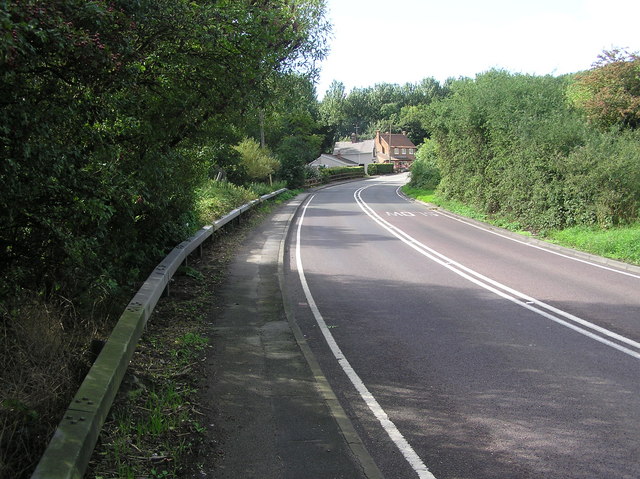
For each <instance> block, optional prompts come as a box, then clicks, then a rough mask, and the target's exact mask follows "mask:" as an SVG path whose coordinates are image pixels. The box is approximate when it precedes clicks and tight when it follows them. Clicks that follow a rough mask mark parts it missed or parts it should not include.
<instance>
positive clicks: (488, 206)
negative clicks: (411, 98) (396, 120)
mask: <svg viewBox="0 0 640 479" xmlns="http://www.w3.org/2000/svg"><path fill="white" fill-rule="evenodd" d="M448 90H449V91H448V93H447V94H446V95H445V96H444V97H443V98H441V99H438V100H436V101H433V102H431V103H430V104H429V106H427V107H426V109H425V115H424V119H425V120H424V122H423V125H424V127H425V129H426V130H428V131H429V138H428V139H427V140H425V141H424V142H423V144H422V145H421V146H420V148H419V151H418V154H417V156H418V159H417V161H416V162H415V163H414V164H413V166H412V171H411V181H410V183H409V188H407V189H406V192H407V194H409V195H412V196H416V197H419V198H420V199H423V200H425V201H428V202H431V203H436V204H439V205H441V206H443V207H445V208H447V209H450V210H452V211H455V212H458V213H460V214H463V215H465V216H470V217H474V218H477V219H480V220H483V221H489V222H492V223H494V224H497V225H499V226H503V227H507V228H509V229H512V230H516V231H524V232H528V233H529V234H535V235H537V236H540V237H542V238H545V239H548V240H550V241H554V242H559V243H562V244H565V245H567V246H572V247H575V248H578V249H582V250H585V251H589V252H591V253H594V254H599V255H603V256H607V257H611V258H615V259H619V260H622V261H627V262H633V263H638V262H639V259H640V258H639V256H638V246H637V245H638V243H637V239H638V231H639V230H640V130H638V126H639V125H640V57H639V56H638V55H637V54H634V53H628V52H625V51H620V50H614V51H610V52H604V53H603V54H602V55H601V56H600V57H599V59H598V61H597V62H596V63H595V64H594V65H593V68H592V69H591V70H588V71H586V72H581V73H578V74H575V75H566V76H563V77H551V76H545V77H538V76H530V75H519V74H511V73H508V72H504V71H497V70H495V71H490V72H486V73H483V74H480V75H478V76H476V78H475V79H468V78H464V79H459V80H453V81H451V82H449V83H448ZM423 190H427V191H423Z"/></svg>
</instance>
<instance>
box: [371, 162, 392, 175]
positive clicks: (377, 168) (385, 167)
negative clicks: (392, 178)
mask: <svg viewBox="0 0 640 479" xmlns="http://www.w3.org/2000/svg"><path fill="white" fill-rule="evenodd" d="M391 173H393V163H370V164H369V165H367V174H368V175H371V176H373V175H389V174H391Z"/></svg>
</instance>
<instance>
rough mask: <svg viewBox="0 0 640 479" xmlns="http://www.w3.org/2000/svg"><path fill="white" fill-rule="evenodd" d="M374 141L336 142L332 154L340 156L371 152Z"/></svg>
mask: <svg viewBox="0 0 640 479" xmlns="http://www.w3.org/2000/svg"><path fill="white" fill-rule="evenodd" d="M373 147H374V140H363V141H359V142H357V143H353V142H351V141H338V142H336V144H335V146H334V147H333V154H334V155H337V154H338V153H340V154H341V155H342V156H347V155H360V154H363V153H369V154H371V153H372V152H373Z"/></svg>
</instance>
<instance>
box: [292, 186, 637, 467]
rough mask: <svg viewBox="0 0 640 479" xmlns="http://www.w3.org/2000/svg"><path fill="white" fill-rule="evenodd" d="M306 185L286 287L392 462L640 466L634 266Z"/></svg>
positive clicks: (369, 194) (323, 361)
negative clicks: (603, 262) (620, 266)
mask: <svg viewBox="0 0 640 479" xmlns="http://www.w3.org/2000/svg"><path fill="white" fill-rule="evenodd" d="M403 183H404V176H402V175H400V176H392V177H388V178H381V179H375V180H366V181H359V182H351V183H345V184H342V185H338V186H334V187H330V188H325V189H322V190H318V191H317V192H316V193H315V194H313V195H312V196H310V197H309V199H308V201H307V202H306V203H305V206H304V209H302V210H301V212H300V214H299V215H298V217H297V222H295V223H294V224H293V226H292V229H291V235H290V238H289V254H288V264H287V268H288V269H287V270H286V271H287V285H288V288H287V289H288V292H289V297H288V301H289V302H290V303H291V304H292V305H293V307H294V311H295V316H296V319H297V322H298V323H299V325H300V327H301V329H302V332H303V334H304V335H305V336H306V338H307V340H308V342H309V344H310V346H311V348H312V350H313V352H314V353H315V355H316V356H317V357H318V359H319V362H320V365H321V367H322V369H323V371H324V374H325V375H326V376H327V377H328V379H329V381H330V383H331V385H332V387H333V388H334V390H335V392H336V394H337V395H338V397H339V399H340V401H341V403H342V406H343V408H344V409H345V411H346V412H347V414H348V415H349V416H350V418H351V420H352V422H353V423H354V425H355V427H356V429H357V431H358V432H359V433H360V435H361V437H362V439H363V441H364V443H365V445H366V447H367V448H368V450H369V452H370V453H371V454H372V456H373V458H374V460H375V461H376V463H377V465H378V467H379V468H380V469H381V470H382V472H383V473H384V474H385V476H386V477H387V478H390V479H391V478H405V477H406V478H411V477H423V478H433V477H435V478H437V479H446V478H456V479H462V478H468V479H481V478H487V479H489V478H491V479H496V478H508V479H518V478H545V479H552V478H563V479H564V478H590V479H593V478H638V477H640V275H638V274H635V273H633V272H628V271H617V270H616V269H614V268H611V267H605V266H603V265H601V264H595V263H589V262H586V261H583V260H577V259H576V258H574V257H572V256H571V255H566V254H559V253H556V252H552V251H550V250H546V249H544V248H541V247H533V246H530V245H528V244H526V243H523V242H519V241H517V240H515V239H514V238H513V237H512V236H510V235H508V236H504V235H501V234H496V233H495V232H492V231H488V230H486V229H484V228H481V227H479V226H477V225H475V224H471V223H468V222H465V221H461V220H460V219H458V218H455V217H452V216H449V215H447V214H443V213H441V212H438V211H434V210H430V209H429V208H427V207H426V206H424V205H422V204H420V203H417V202H413V201H408V200H407V199H405V198H403V197H401V195H400V194H399V193H398V191H397V190H398V188H399V187H400V185H401V184H403Z"/></svg>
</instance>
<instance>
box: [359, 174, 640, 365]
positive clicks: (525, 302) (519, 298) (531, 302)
mask: <svg viewBox="0 0 640 479" xmlns="http://www.w3.org/2000/svg"><path fill="white" fill-rule="evenodd" d="M370 186H372V185H369V186H365V187H362V188H359V189H358V190H356V191H355V192H354V194H353V196H354V198H355V200H356V203H357V204H358V206H360V208H361V209H362V211H364V212H365V213H366V214H367V215H368V216H369V217H370V218H371V219H373V220H374V221H375V222H376V223H378V224H379V225H380V226H382V227H383V228H384V229H386V230H387V231H389V232H390V233H391V234H392V235H394V236H395V237H396V238H398V239H399V240H400V241H402V242H403V243H405V244H407V245H409V246H410V247H411V248H413V249H414V250H416V251H417V252H419V253H420V254H422V255H424V256H426V257H427V258H429V259H431V260H432V261H435V262H436V263H438V264H441V265H442V266H444V267H445V268H447V269H449V270H451V271H452V272H454V273H456V274H457V275H459V276H461V277H463V278H465V279H467V280H468V281H471V282H472V283H474V284H476V285H478V286H480V287H482V288H484V289H486V290H488V291H491V292H493V293H495V294H497V295H498V296H500V297H502V298H505V299H507V300H509V301H511V302H513V303H515V304H518V305H520V306H522V307H523V308H525V309H528V310H530V311H533V312H534V313H536V314H539V315H540V316H543V317H545V318H547V319H550V320H551V321H554V322H556V323H558V324H561V325H562V326H565V327H567V328H569V329H572V330H574V331H576V332H578V333H580V334H582V335H584V336H587V337H589V338H591V339H594V340H596V341H598V342H600V343H602V344H606V345H607V346H610V347H612V348H614V349H617V350H618V351H621V352H623V353H625V354H627V355H629V356H632V357H634V358H636V359H640V353H639V352H637V351H634V350H632V349H629V348H628V347H625V346H622V345H621V344H618V343H615V342H613V341H611V340H609V339H606V338H605V337H603V336H606V337H608V338H611V339H614V340H616V341H619V342H620V343H623V344H626V345H627V346H630V347H632V348H635V349H638V350H640V343H638V342H636V341H633V340H632V339H629V338H626V337H624V336H621V335H619V334H617V333H614V332H613V331H609V330H608V329H605V328H602V327H600V326H598V325H596V324H593V323H590V322H589V321H586V320H584V319H582V318H579V317H577V316H574V315H572V314H570V313H567V312H566V311H562V310H560V309H558V308H555V307H553V306H551V305H549V304H546V303H544V302H542V301H539V300H537V299H535V298H532V297H530V296H528V295H526V294H524V293H521V292H519V291H516V290H514V289H512V288H510V287H508V286H506V285H504V284H502V283H499V282H498V281H495V280H493V279H491V278H488V277H486V276H484V275H482V274H480V273H478V272H477V271H474V270H472V269H470V268H468V267H466V266H464V265H462V264H460V263H458V262H456V261H454V260H452V259H451V258H448V257H447V256H445V255H443V254H441V253H439V252H437V251H436V250H434V249H432V248H429V247H428V246H426V245H425V244H423V243H421V242H420V241H418V240H416V239H415V238H413V237H412V236H410V235H408V234H407V233H405V232H404V231H402V230H401V229H400V228H397V227H396V226H393V225H392V224H391V223H389V222H387V221H386V220H384V219H383V218H382V217H381V216H380V215H378V214H377V213H376V212H375V211H374V210H373V209H372V208H371V207H370V206H369V205H368V204H367V203H366V202H365V201H364V200H363V199H362V197H361V193H362V191H363V190H365V189H367V188H369V187H370ZM472 226H473V225H472ZM544 309H546V310H547V311H544ZM551 313H554V314H555V315H557V316H554V315H553V314H551ZM558 316H562V317H563V318H565V319H566V320H568V321H565V320H563V319H561V318H559V317H558ZM569 321H572V322H569ZM574 323H577V324H580V325H581V326H583V327H586V328H589V329H591V330H593V331H596V332H598V333H600V334H602V335H603V336H599V335H597V334H595V333H593V332H591V331H587V330H586V329H583V328H581V327H579V326H576V324H574Z"/></svg>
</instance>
